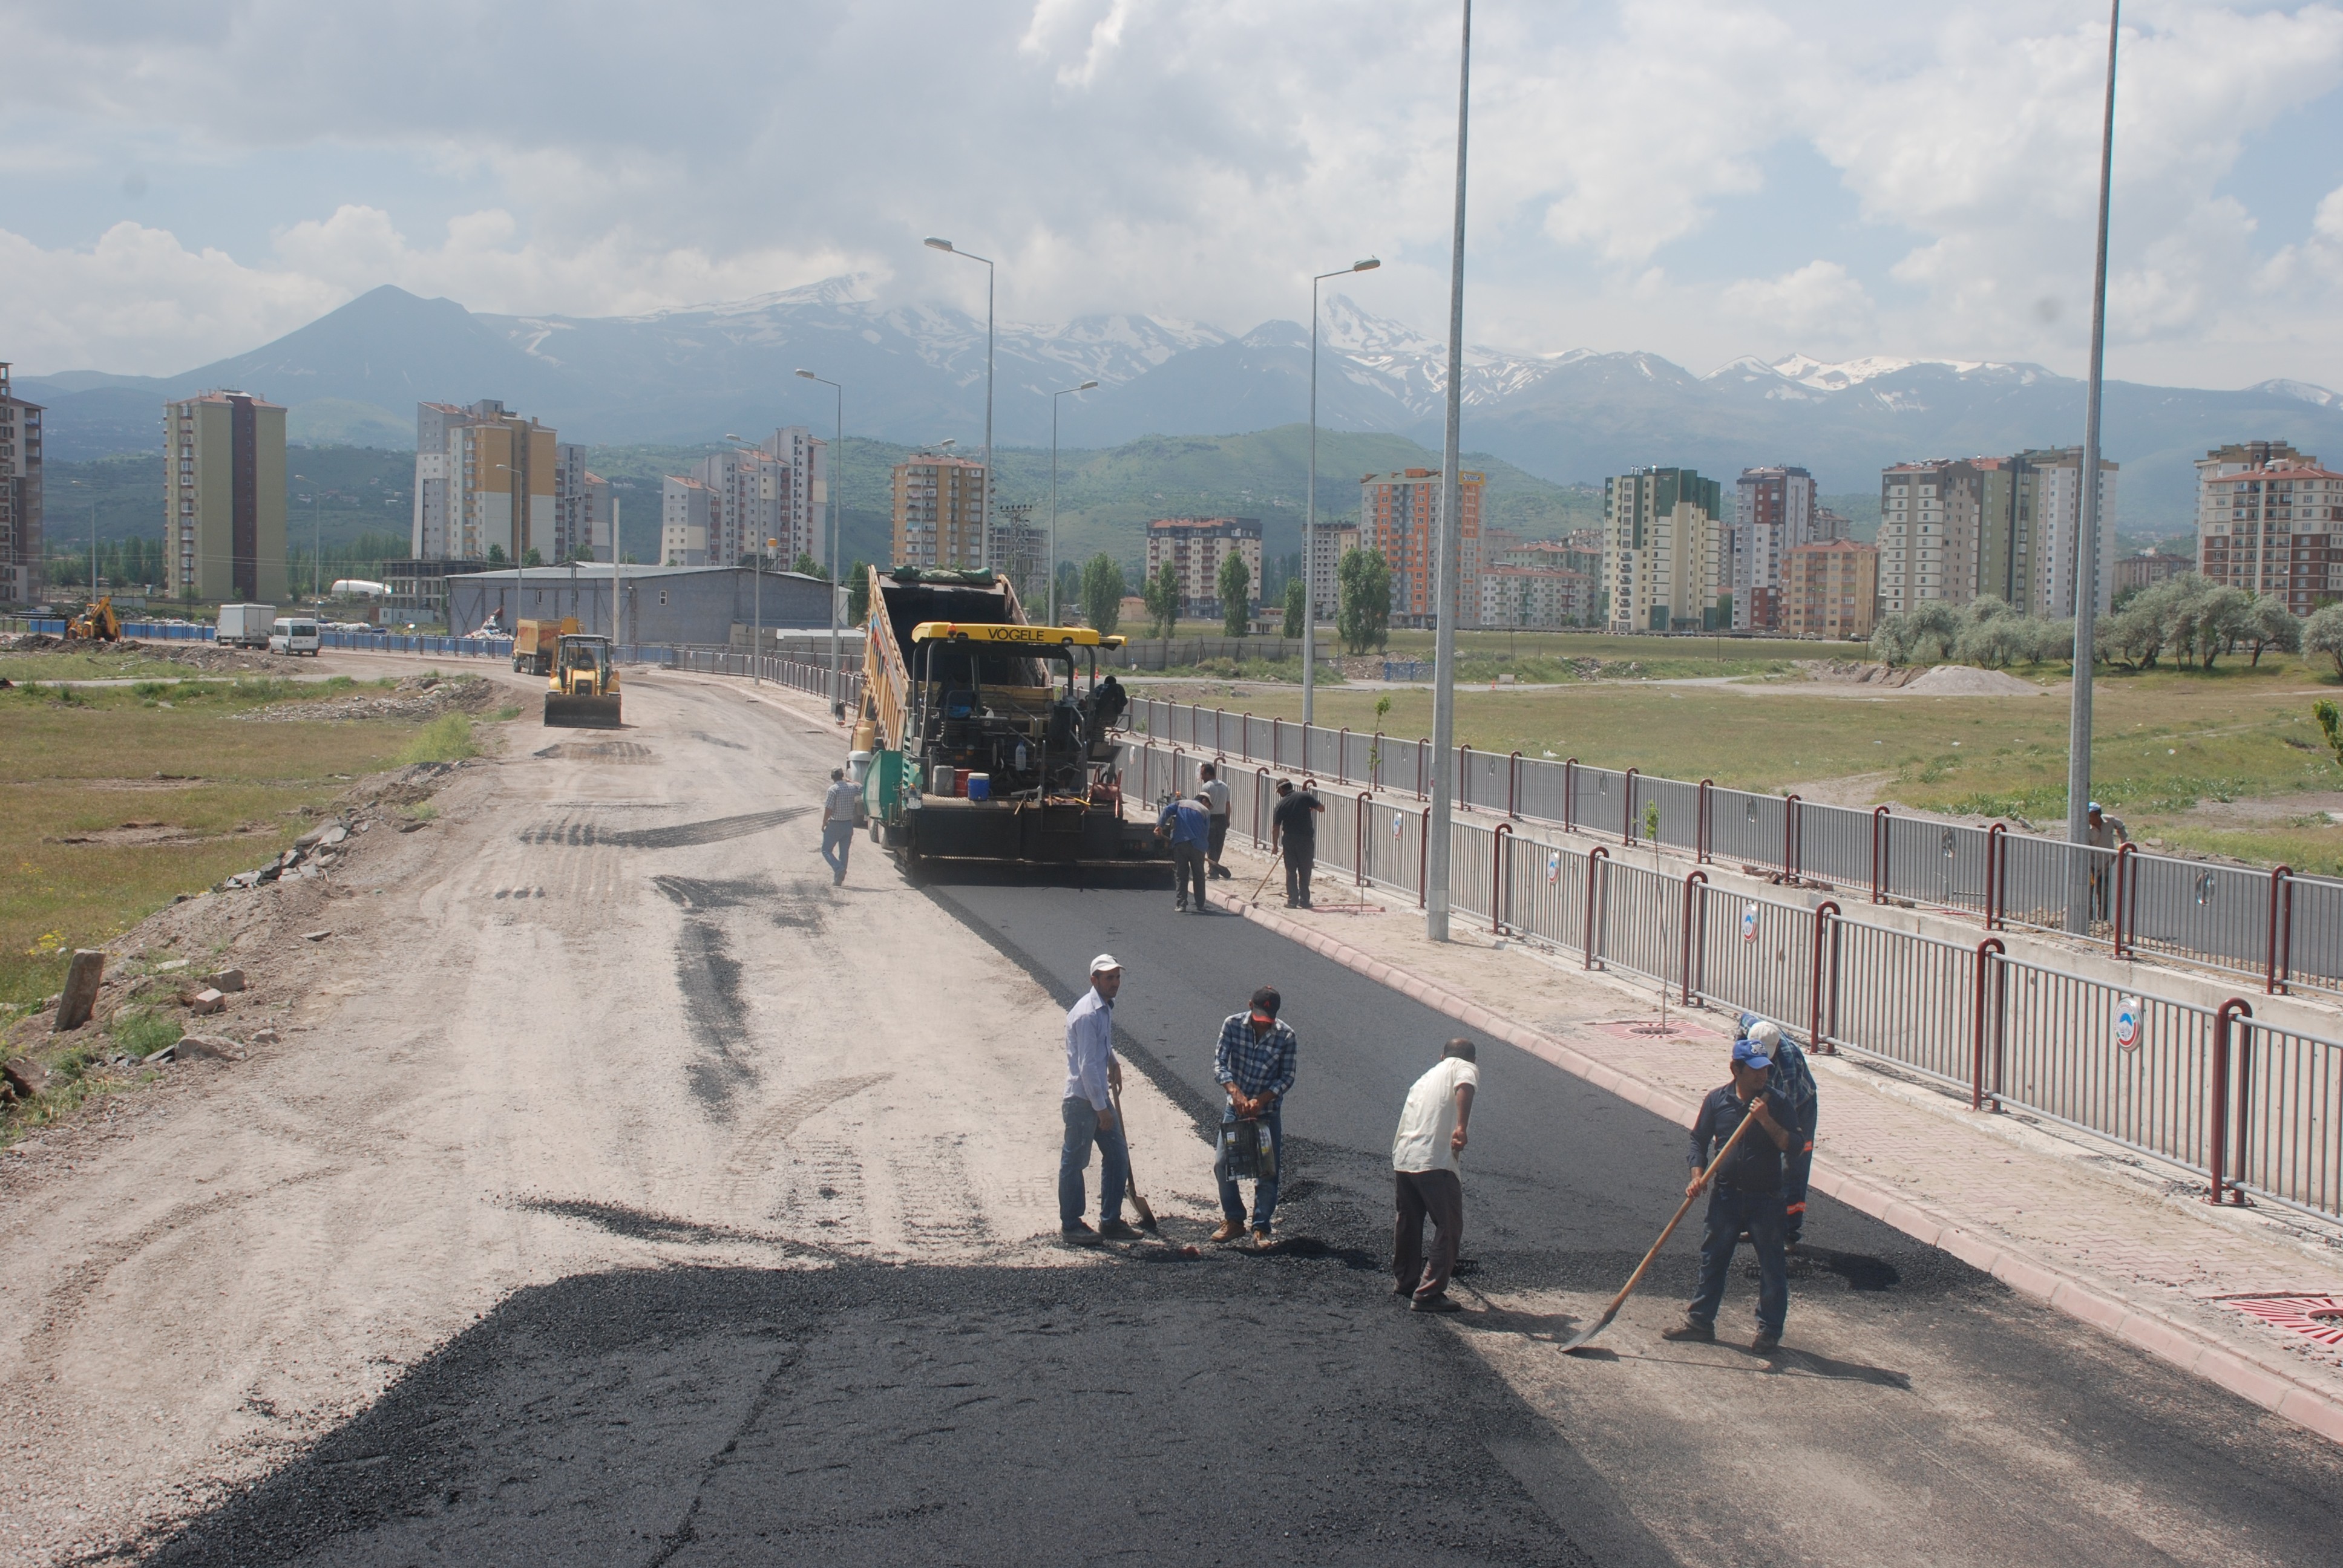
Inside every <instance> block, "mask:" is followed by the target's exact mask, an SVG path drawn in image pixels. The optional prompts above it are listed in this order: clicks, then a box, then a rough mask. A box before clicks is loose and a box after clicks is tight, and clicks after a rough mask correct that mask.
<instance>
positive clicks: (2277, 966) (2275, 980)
mask: <svg viewBox="0 0 2343 1568" xmlns="http://www.w3.org/2000/svg"><path fill="white" fill-rule="evenodd" d="M2293 876H2294V868H2293V867H2292V866H2279V867H2277V868H2275V869H2272V870H2271V872H2270V890H2269V948H2268V962H2267V963H2266V964H2265V965H2264V967H2263V971H2262V994H2263V995H2264V996H2284V995H2285V994H2286V975H2287V970H2288V969H2289V968H2290V967H2291V965H2290V963H2289V957H2290V955H2288V953H2287V951H2286V950H2287V948H2288V947H2289V946H2291V945H2292V939H2293V936H2294V933H2293V931H2292V930H2288V929H2285V928H2282V927H2281V926H2280V924H2279V921H2278V902H2279V900H2278V890H2279V889H2280V888H2284V889H2285V890H2286V899H2285V903H2286V921H2285V927H2288V928H2290V927H2291V926H2292V925H2293V924H2294V883H2293V881H2292V878H2293Z"/></svg>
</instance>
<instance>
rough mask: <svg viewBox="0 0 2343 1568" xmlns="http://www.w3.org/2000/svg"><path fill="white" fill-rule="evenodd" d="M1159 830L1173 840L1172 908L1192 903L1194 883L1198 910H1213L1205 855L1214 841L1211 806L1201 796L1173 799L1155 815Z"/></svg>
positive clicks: (1179, 907)
mask: <svg viewBox="0 0 2343 1568" xmlns="http://www.w3.org/2000/svg"><path fill="white" fill-rule="evenodd" d="M1155 834H1156V837H1158V838H1167V837H1168V838H1169V839H1171V840H1172V909H1173V910H1185V909H1186V908H1187V907H1188V888H1189V885H1190V884H1191V883H1193V884H1194V885H1195V890H1196V912H1197V913H1198V914H1200V915H1202V914H1208V913H1210V912H1211V910H1212V906H1211V905H1209V904H1207V903H1206V902H1205V901H1204V859H1205V854H1206V852H1207V851H1208V850H1209V849H1210V848H1211V847H1212V809H1211V807H1209V806H1208V805H1206V804H1205V802H1204V801H1203V800H1202V799H1187V800H1172V801H1171V802H1169V803H1168V804H1166V805H1165V806H1164V808H1163V814H1162V815H1161V816H1160V817H1158V818H1156V819H1155Z"/></svg>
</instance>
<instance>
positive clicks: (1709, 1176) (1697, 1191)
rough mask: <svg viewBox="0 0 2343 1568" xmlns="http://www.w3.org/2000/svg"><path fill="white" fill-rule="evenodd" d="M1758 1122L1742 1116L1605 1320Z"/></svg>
mask: <svg viewBox="0 0 2343 1568" xmlns="http://www.w3.org/2000/svg"><path fill="white" fill-rule="evenodd" d="M1760 1092H1763V1091H1760ZM1756 1120H1757V1117H1756V1113H1755V1112H1754V1111H1744V1112H1743V1113H1742V1117H1741V1125H1740V1126H1738V1127H1736V1128H1735V1129H1734V1130H1733V1136H1732V1137H1730V1138H1728V1139H1726V1140H1725V1147H1724V1148H1722V1149H1720V1150H1718V1151H1716V1158H1715V1159H1714V1160H1712V1161H1709V1162H1708V1167H1707V1169H1706V1170H1704V1171H1702V1172H1701V1173H1700V1185H1699V1186H1697V1187H1695V1188H1694V1189H1693V1190H1692V1191H1689V1192H1687V1193H1685V1194H1684V1201H1683V1202H1681V1203H1679V1204H1677V1205H1676V1211H1675V1213H1674V1215H1672V1216H1671V1217H1670V1218H1669V1220H1668V1228H1667V1229H1666V1230H1664V1231H1661V1232H1660V1239H1659V1240H1658V1241H1654V1242H1653V1243H1652V1250H1651V1251H1648V1252H1646V1253H1644V1261H1642V1262H1640V1263H1638V1264H1636V1265H1635V1271H1634V1273H1633V1274H1631V1275H1629V1276H1628V1277H1627V1282H1626V1283H1625V1284H1624V1285H1622V1286H1620V1287H1619V1293H1618V1294H1617V1295H1615V1296H1614V1297H1612V1298H1611V1304H1610V1305H1609V1306H1607V1307H1605V1308H1604V1309H1603V1312H1604V1317H1606V1318H1607V1317H1609V1316H1610V1315H1611V1314H1612V1313H1614V1312H1617V1311H1618V1310H1619V1308H1620V1306H1621V1304H1622V1303H1624V1302H1625V1301H1626V1299H1627V1298H1628V1296H1629V1295H1630V1294H1632V1293H1633V1292H1634V1289H1635V1287H1636V1286H1637V1285H1639V1284H1641V1283H1642V1282H1643V1279H1644V1270H1646V1269H1648V1268H1650V1267H1651V1266H1652V1260H1653V1259H1654V1258H1656V1257H1658V1256H1659V1255H1660V1249H1661V1248H1662V1247H1664V1246H1666V1245H1667V1244H1668V1238H1669V1237H1670V1236H1673V1235H1674V1234H1675V1233H1676V1227H1677V1226H1678V1225H1679V1224H1682V1223H1683V1222H1684V1214H1685V1212H1686V1211H1689V1210H1690V1209H1691V1208H1692V1201H1693V1200H1694V1199H1695V1198H1697V1197H1699V1196H1700V1195H1701V1194H1702V1193H1703V1192H1705V1191H1708V1184H1709V1182H1710V1181H1712V1180H1713V1179H1714V1178H1715V1175H1716V1168H1717V1167H1718V1166H1720V1165H1722V1164H1724V1163H1725V1156H1726V1155H1728V1154H1730V1153H1732V1152H1733V1146H1734V1145H1735V1144H1736V1143H1738V1142H1740V1141H1741V1135H1742V1134H1743V1133H1745V1132H1746V1131H1749V1124H1750V1123H1751V1122H1753V1121H1756Z"/></svg>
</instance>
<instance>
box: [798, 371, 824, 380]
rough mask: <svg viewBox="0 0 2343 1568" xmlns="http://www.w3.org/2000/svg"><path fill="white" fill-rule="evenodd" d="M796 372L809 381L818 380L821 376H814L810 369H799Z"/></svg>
mask: <svg viewBox="0 0 2343 1568" xmlns="http://www.w3.org/2000/svg"><path fill="white" fill-rule="evenodd" d="M798 374H799V376H802V377H805V378H806V379H807V380H809V381H819V380H820V379H821V377H819V376H816V375H815V374H814V373H813V372H812V371H810V370H800V371H799V372H798Z"/></svg>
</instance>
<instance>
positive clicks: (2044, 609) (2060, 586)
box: [2018, 447, 2117, 620]
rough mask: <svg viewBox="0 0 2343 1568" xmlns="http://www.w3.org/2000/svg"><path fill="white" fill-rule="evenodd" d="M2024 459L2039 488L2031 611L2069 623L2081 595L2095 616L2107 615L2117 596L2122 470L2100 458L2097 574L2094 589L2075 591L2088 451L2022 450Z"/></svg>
mask: <svg viewBox="0 0 2343 1568" xmlns="http://www.w3.org/2000/svg"><path fill="white" fill-rule="evenodd" d="M2018 458H2019V460H2020V461H2022V462H2024V463H2026V465H2027V466H2028V467H2029V468H2030V469H2031V475H2032V480H2033V486H2034V518H2035V523H2034V528H2035V538H2036V541H2037V545H2036V550H2035V557H2034V568H2033V578H2034V590H2033V594H2032V598H2031V608H2032V613H2033V614H2036V615H2041V616H2048V617H2050V618H2052V619H2054V620H2064V619H2066V618H2068V617H2070V616H2072V615H2074V613H2075V606H2076V603H2077V598H2078V597H2079V598H2080V599H2081V602H2083V603H2085V604H2087V605H2089V606H2090V607H2091V613H2093V614H2094V615H2105V614H2107V608H2108V607H2109V606H2110V605H2111V604H2112V603H2113V602H2114V600H2115V596H2116V574H2115V563H2116V477H2117V466H2116V465H2115V464H2114V463H2112V462H2109V461H2108V460H2107V459H2106V458H2105V457H2102V458H2100V459H2099V518H2098V534H2099V538H2098V545H2097V549H2096V550H2095V551H2094V552H2093V556H2092V558H2093V562H2094V564H2095V566H2096V568H2097V576H2096V578H2094V580H2093V581H2092V583H2091V585H2090V588H2089V590H2088V591H2087V592H2086V593H2084V594H2082V595H2080V596H2078V595H2077V592H2076V589H2075V539H2076V535H2077V532H2079V531H2080V529H2081V528H2082V521H2083V449H2082V448H2081V447H2063V448H2056V449H2052V450H2049V451H2038V452H2022V453H2020V454H2018Z"/></svg>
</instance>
